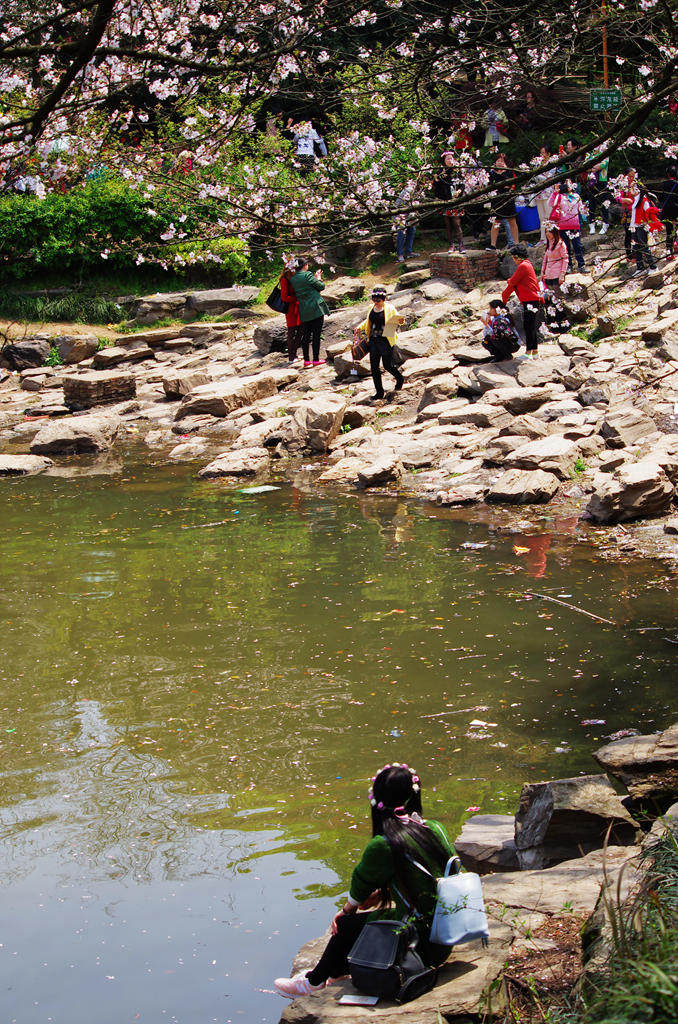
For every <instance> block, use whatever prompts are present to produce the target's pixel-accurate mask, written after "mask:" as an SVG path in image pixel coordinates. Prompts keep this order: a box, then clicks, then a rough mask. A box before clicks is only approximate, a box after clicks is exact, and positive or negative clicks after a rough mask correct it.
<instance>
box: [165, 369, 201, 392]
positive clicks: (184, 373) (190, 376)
mask: <svg viewBox="0 0 678 1024" xmlns="http://www.w3.org/2000/svg"><path fill="white" fill-rule="evenodd" d="M209 383H210V377H209V374H207V373H201V372H200V371H199V370H171V371H170V372H169V373H166V374H165V376H164V377H163V378H162V387H163V391H164V392H165V394H166V395H167V397H168V398H184V397H185V396H186V395H190V393H191V392H192V391H195V389H196V388H200V387H204V385H205V384H209Z"/></svg>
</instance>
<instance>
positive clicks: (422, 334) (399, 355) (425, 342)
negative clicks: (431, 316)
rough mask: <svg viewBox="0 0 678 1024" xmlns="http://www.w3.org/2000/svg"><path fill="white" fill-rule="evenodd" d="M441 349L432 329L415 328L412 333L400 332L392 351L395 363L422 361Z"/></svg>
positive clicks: (437, 337) (440, 343)
mask: <svg viewBox="0 0 678 1024" xmlns="http://www.w3.org/2000/svg"><path fill="white" fill-rule="evenodd" d="M441 348H442V341H441V340H440V337H439V335H438V332H437V331H436V330H434V328H433V327H415V328H414V330H413V331H402V332H401V333H400V334H399V335H398V338H397V341H396V344H395V346H394V349H393V355H394V356H395V359H396V362H398V363H403V362H404V361H405V360H406V359H422V358H423V357H424V356H430V355H432V354H433V353H434V352H439V351H440V349H441Z"/></svg>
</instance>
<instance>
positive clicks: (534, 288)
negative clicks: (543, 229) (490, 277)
mask: <svg viewBox="0 0 678 1024" xmlns="http://www.w3.org/2000/svg"><path fill="white" fill-rule="evenodd" d="M511 255H512V256H513V258H514V259H515V260H516V262H518V261H520V262H518V265H517V267H516V269H515V271H514V272H513V274H512V275H511V277H510V278H509V279H508V281H507V282H506V287H505V288H504V291H503V292H502V293H501V299H502V302H508V300H509V297H510V296H511V295H512V294H513V292H515V293H516V295H517V296H518V299H519V301H520V302H521V303H522V305H523V326H524V328H525V349H526V351H527V356H528V359H536V358H537V354H538V348H539V335H538V333H537V332H538V328H539V312H540V309H541V307H542V306H543V305H544V298H543V296H542V293H541V290H540V288H539V281H538V280H537V275H536V274H535V272H534V267H533V266H532V264H531V263H530V261H529V259H528V257H527V248H526V247H525V246H524V245H514V246H513V248H512V249H511Z"/></svg>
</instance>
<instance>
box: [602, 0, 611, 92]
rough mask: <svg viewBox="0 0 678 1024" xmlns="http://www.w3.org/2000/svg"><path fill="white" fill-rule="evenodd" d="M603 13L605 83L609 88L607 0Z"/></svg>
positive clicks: (603, 3) (603, 5)
mask: <svg viewBox="0 0 678 1024" xmlns="http://www.w3.org/2000/svg"><path fill="white" fill-rule="evenodd" d="M601 13H602V15H603V85H604V86H605V88H606V89H608V88H609V86H610V76H609V73H608V68H607V22H606V21H605V0H602V5H601Z"/></svg>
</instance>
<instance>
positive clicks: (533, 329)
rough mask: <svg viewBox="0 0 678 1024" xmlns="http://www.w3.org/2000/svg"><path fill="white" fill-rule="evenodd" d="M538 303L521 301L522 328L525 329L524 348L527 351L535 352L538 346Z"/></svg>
mask: <svg viewBox="0 0 678 1024" xmlns="http://www.w3.org/2000/svg"><path fill="white" fill-rule="evenodd" d="M538 327H539V303H538V302H523V328H524V330H525V348H526V350H527V351H528V352H536V351H537V348H538V346H539V335H538V333H537V329H538Z"/></svg>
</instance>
